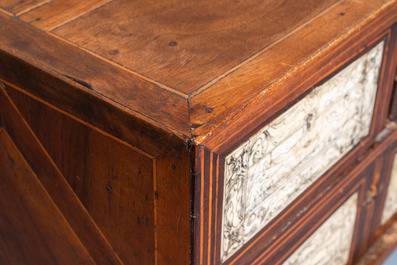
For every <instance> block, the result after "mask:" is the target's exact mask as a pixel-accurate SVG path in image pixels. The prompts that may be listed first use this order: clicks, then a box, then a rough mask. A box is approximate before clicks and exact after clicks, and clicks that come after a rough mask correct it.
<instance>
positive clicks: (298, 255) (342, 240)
mask: <svg viewBox="0 0 397 265" xmlns="http://www.w3.org/2000/svg"><path fill="white" fill-rule="evenodd" d="M356 213H357V193H355V194H354V195H352V196H351V197H350V198H349V199H348V200H347V201H346V202H345V203H343V204H342V206H340V207H339V209H337V210H336V211H335V212H334V213H333V214H332V215H331V216H330V217H329V218H328V219H327V220H326V221H325V222H324V223H323V224H322V225H321V226H320V227H319V228H318V229H317V230H316V231H315V232H314V233H313V234H312V235H311V236H310V237H309V238H308V239H306V241H305V242H304V243H303V244H302V245H300V246H299V248H298V249H297V250H295V252H294V253H292V255H291V256H289V258H288V259H287V260H286V261H285V262H284V263H283V265H322V264H324V265H326V264H327V265H345V264H346V263H347V261H348V259H349V253H350V245H351V242H352V239H353V230H354V223H355V220H356Z"/></svg>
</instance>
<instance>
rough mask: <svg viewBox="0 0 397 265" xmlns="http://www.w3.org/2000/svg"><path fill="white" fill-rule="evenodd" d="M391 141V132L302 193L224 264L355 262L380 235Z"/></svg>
mask: <svg viewBox="0 0 397 265" xmlns="http://www.w3.org/2000/svg"><path fill="white" fill-rule="evenodd" d="M396 139H397V132H396V131H393V133H391V134H390V135H389V136H387V137H386V138H385V139H384V141H383V142H381V143H380V144H377V145H376V146H375V147H374V148H371V149H370V150H369V152H368V155H367V156H366V158H365V159H364V160H362V159H358V160H356V161H355V162H354V163H353V164H351V165H350V166H348V167H347V168H345V170H344V171H343V173H341V174H338V175H337V176H333V177H330V178H329V179H328V181H327V185H326V186H321V185H317V183H316V185H314V186H312V187H310V188H309V189H307V190H306V191H305V193H304V195H302V196H300V197H299V199H298V201H297V202H295V203H296V205H298V207H296V208H298V209H299V211H298V210H297V211H295V212H294V211H291V209H290V208H291V207H288V210H287V211H284V212H283V214H281V216H279V217H278V221H277V222H273V223H271V225H270V226H268V227H266V228H265V229H264V230H262V231H261V233H260V235H259V236H255V237H254V238H253V239H251V240H249V241H248V243H247V244H246V245H244V246H243V247H242V249H240V250H239V251H237V252H236V254H234V255H232V257H231V258H230V259H228V260H226V261H225V262H224V264H263V263H264V264H288V265H291V264H294V265H300V264H302V265H303V264H304V265H307V264H316V265H317V264H338V265H339V264H341V265H344V264H354V263H355V262H357V261H358V260H359V258H360V257H362V256H363V255H364V253H365V252H366V251H367V250H368V248H369V247H370V246H371V244H372V243H373V242H374V239H376V237H377V236H378V235H379V234H381V232H383V231H384V230H382V231H381V232H378V234H376V231H377V227H378V223H379V220H380V219H381V216H382V212H381V203H382V200H384V199H383V195H382V194H386V193H385V192H384V191H383V190H382V189H383V188H382V183H383V179H384V178H382V174H384V172H385V170H386V168H387V170H388V171H390V170H391V169H390V167H389V166H388V165H389V164H390V163H389V162H387V161H389V160H390V161H392V160H394V155H393V154H394V153H393V152H392V151H391V150H394V151H396V150H397V147H396ZM305 197H306V198H307V199H306V201H305V199H304V198H305ZM304 201H305V202H304ZM294 207H295V206H292V208H294ZM393 215H394V217H395V216H396V214H395V211H393ZM394 217H393V218H391V219H388V221H387V225H389V224H390V223H391V222H392V221H393V220H394V219H395V218H394ZM382 218H383V217H382ZM283 220H284V221H283ZM331 231H332V232H331Z"/></svg>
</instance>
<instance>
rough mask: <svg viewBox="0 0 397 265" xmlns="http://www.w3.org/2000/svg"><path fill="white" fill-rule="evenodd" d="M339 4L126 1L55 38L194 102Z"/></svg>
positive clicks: (311, 0)
mask: <svg viewBox="0 0 397 265" xmlns="http://www.w3.org/2000/svg"><path fill="white" fill-rule="evenodd" d="M338 1H339V0H317V1H316V0H284V1H281V2H280V1H277V0H268V1H260V0H253V1H234V2H233V1H228V0H223V1H217V2H216V3H214V2H213V1H199V2H198V1H179V0H173V1H166V2H158V1H144V0H141V1H128V0H120V1H115V2H113V3H111V4H109V5H106V6H105V7H103V8H100V9H97V10H95V11H93V12H91V13H90V14H87V15H86V16H83V17H80V18H78V19H76V20H74V21H72V22H71V23H68V24H67V25H65V26H63V27H61V28H58V29H56V30H55V31H54V32H55V33H56V34H58V35H60V36H63V37H64V38H66V39H68V40H70V41H72V42H74V43H76V44H78V45H81V46H82V47H85V48H87V49H89V50H92V51H94V52H96V53H98V54H100V55H102V56H104V57H106V58H108V59H110V60H112V61H115V62H117V63H120V64H121V65H123V66H125V67H127V68H129V69H132V70H134V71H136V72H138V73H140V74H143V75H145V76H147V77H149V78H151V79H154V80H157V81H159V82H160V83H163V84H165V85H167V86H169V87H172V88H174V89H177V90H179V91H181V92H183V93H186V94H190V93H192V92H193V91H195V90H196V89H198V88H199V87H201V86H202V85H204V84H206V83H208V82H210V81H211V80H212V79H214V78H216V77H217V76H219V75H221V74H222V73H224V72H225V71H227V70H229V69H230V68H232V67H234V66H235V65H237V64H239V63H240V62H242V61H244V60H245V59H246V58H247V57H249V56H252V55H254V54H255V53H256V52H258V51H259V50H261V49H262V48H263V47H266V46H268V45H270V44H271V43H272V42H274V41H275V40H277V39H278V38H280V37H282V36H283V35H284V34H286V33H288V32H290V31H292V30H293V29H294V28H296V27H297V26H298V25H300V24H302V23H304V22H306V21H307V20H310V18H311V17H313V16H315V15H316V14H318V13H319V12H321V11H322V10H324V9H326V8H328V7H329V6H332V5H333V4H334V3H336V2H338ZM153 14H156V15H155V16H153ZM291 14H293V15H291ZM104 18H106V19H104ZM116 51H117V53H116Z"/></svg>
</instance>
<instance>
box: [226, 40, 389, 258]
mask: <svg viewBox="0 0 397 265" xmlns="http://www.w3.org/2000/svg"><path fill="white" fill-rule="evenodd" d="M383 46H384V43H383V42H381V43H379V44H378V45H377V46H376V47H374V48H372V49H371V50H370V51H369V52H367V53H366V54H364V55H362V56H361V57H360V58H358V59H357V60H355V61H354V62H352V63H351V64H350V65H348V66H347V67H346V68H344V69H343V70H342V71H340V72H339V73H338V74H336V75H335V76H333V77H332V78H331V79H329V80H328V81H326V82H325V83H323V84H322V85H320V86H318V87H315V88H314V89H313V90H312V91H311V92H310V93H309V94H308V95H307V96H305V97H304V98H303V99H301V100H300V101H299V102H298V103H296V104H295V105H294V106H292V107H291V108H289V109H288V110H287V111H285V112H284V113H283V114H282V115H280V116H279V117H278V118H276V119H275V120H273V121H272V122H270V123H269V124H268V125H266V126H265V127H264V128H262V129H261V130H260V131H259V132H258V133H257V134H255V135H254V136H252V137H251V138H250V139H248V140H247V141H246V142H245V143H243V144H242V145H241V146H240V147H238V148H237V149H236V150H234V151H233V152H232V153H230V154H229V155H228V156H227V157H226V159H225V175H224V197H223V219H222V242H221V260H222V261H225V260H226V259H227V258H229V257H230V256H231V255H232V254H233V253H235V252H236V251H237V250H238V249H240V248H241V247H242V246H243V245H244V244H245V243H246V242H247V241H248V240H250V239H251V238H252V237H253V236H254V235H255V234H257V233H258V232H259V231H260V230H261V229H262V228H264V227H265V226H266V225H267V224H268V223H269V222H270V221H271V220H272V219H273V218H275V217H276V216H277V215H278V214H279V213H280V212H281V211H282V210H283V209H284V208H286V207H287V206H288V205H289V204H290V203H291V202H292V201H293V200H294V199H296V198H297V197H298V196H299V195H300V194H301V193H302V192H303V191H304V190H305V189H306V188H308V187H309V186H310V185H311V184H313V183H314V182H315V181H316V180H317V179H318V178H319V177H320V176H321V175H323V174H324V173H325V172H326V171H327V170H328V169H329V168H330V167H332V165H334V164H335V163H336V162H337V161H338V160H340V159H341V158H342V157H343V156H344V155H345V154H346V153H347V152H349V151H350V150H352V149H353V148H354V146H356V145H357V144H358V143H359V142H360V140H361V139H362V138H363V137H365V136H367V135H368V133H369V130H370V127H371V121H372V114H373V110H374V104H375V97H376V91H377V87H378V76H379V72H380V67H381V62H382V54H383Z"/></svg>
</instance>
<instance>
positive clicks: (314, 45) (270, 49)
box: [0, 0, 396, 142]
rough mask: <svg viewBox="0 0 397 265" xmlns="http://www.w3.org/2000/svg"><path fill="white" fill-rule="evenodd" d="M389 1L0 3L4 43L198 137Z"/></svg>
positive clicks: (9, 49)
mask: <svg viewBox="0 0 397 265" xmlns="http://www.w3.org/2000/svg"><path fill="white" fill-rule="evenodd" d="M395 2H396V1H393V0H371V1H358V0H356V1H355V0H352V1H343V0H283V1H279V0H267V1H259V0H249V1H239V0H234V1H231V0H221V1H215V2H214V1H207V0H205V1H190V0H189V1H179V0H169V1H148V0H145V1H141V0H137V1H130V0H113V1H112V0H89V1H76V0H71V1H62V0H53V1H47V0H25V1H19V0H18V1H17V0H0V8H1V11H3V12H0V14H1V15H0V20H1V21H0V22H1V24H2V25H4V26H2V27H1V29H0V37H1V39H2V41H0V49H1V50H3V51H5V52H8V53H10V54H13V55H14V56H16V57H18V58H21V59H23V60H26V61H29V60H31V63H32V64H34V65H38V66H39V67H41V68H43V69H51V70H54V71H55V72H56V73H58V74H60V75H61V76H63V77H62V78H66V79H68V80H69V81H74V82H77V83H79V84H80V85H83V86H85V87H86V88H88V89H90V90H91V91H94V92H98V96H104V97H106V98H108V99H110V100H111V101H113V102H115V103H116V104H120V105H121V106H123V107H125V108H127V109H129V110H131V111H132V112H134V113H137V114H139V115H142V116H143V117H145V118H147V119H149V120H152V121H153V122H155V123H156V122H157V123H159V124H161V125H162V126H165V127H168V128H170V129H172V130H174V131H176V132H179V133H181V134H183V135H186V136H188V137H196V138H197V139H198V141H199V142H200V141H202V140H204V139H205V138H206V136H208V134H209V133H210V132H211V131H213V129H214V128H215V127H219V125H220V124H221V123H223V122H224V121H225V119H226V118H227V117H228V116H230V115H232V114H233V113H235V112H238V111H239V109H241V106H242V105H244V103H245V102H248V101H249V100H251V99H252V98H254V97H256V96H258V95H261V94H266V93H267V91H271V90H272V86H274V85H276V84H278V83H279V82H280V80H282V79H283V78H286V77H287V76H288V75H289V74H290V73H292V72H294V71H295V70H296V69H298V68H299V67H302V66H304V65H305V64H306V63H307V62H308V61H309V60H311V59H313V58H314V57H315V56H316V55H317V54H319V53H321V51H323V50H324V49H325V48H326V47H328V46H330V45H332V44H333V43H335V42H337V41H338V40H339V39H341V38H342V37H343V36H345V35H346V34H349V32H351V31H352V30H354V29H356V28H359V26H360V25H361V24H363V23H368V21H370V20H371V19H374V18H376V17H377V16H376V14H378V13H381V12H387V11H386V10H388V9H390V8H391V7H393V8H394V6H395ZM394 17H395V15H394ZM26 24H30V25H31V26H33V27H31V26H27V25H26ZM35 28H36V29H35ZM37 29H40V31H38V30H37ZM10 35H11V36H10ZM6 36H7V38H6ZM3 39H4V41H3ZM23 40H24V41H23ZM200 139H201V140H200Z"/></svg>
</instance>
